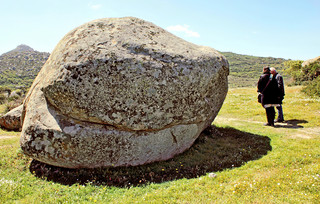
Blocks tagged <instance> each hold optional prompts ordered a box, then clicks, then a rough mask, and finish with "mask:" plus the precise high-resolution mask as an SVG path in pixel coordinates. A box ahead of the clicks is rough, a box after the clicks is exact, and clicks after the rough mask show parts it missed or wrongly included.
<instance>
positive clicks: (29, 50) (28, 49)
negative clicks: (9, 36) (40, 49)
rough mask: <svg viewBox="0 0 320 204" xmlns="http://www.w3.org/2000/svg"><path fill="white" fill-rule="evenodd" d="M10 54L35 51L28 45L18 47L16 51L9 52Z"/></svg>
mask: <svg viewBox="0 0 320 204" xmlns="http://www.w3.org/2000/svg"><path fill="white" fill-rule="evenodd" d="M10 52H34V49H32V48H31V47H29V46H28V45H23V44H22V45H19V46H18V47H16V48H15V49H13V50H11V51H9V53H10Z"/></svg>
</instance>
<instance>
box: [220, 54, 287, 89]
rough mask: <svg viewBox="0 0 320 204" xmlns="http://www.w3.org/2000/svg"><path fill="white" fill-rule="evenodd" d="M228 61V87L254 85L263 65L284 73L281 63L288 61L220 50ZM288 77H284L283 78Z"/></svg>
mask: <svg viewBox="0 0 320 204" xmlns="http://www.w3.org/2000/svg"><path fill="white" fill-rule="evenodd" d="M221 54H223V55H224V56H225V57H226V58H227V59H228V61H229V65H230V75H229V86H230V87H252V86H256V83H257V81H258V79H259V76H260V75H261V73H262V68H263V67H264V66H267V65H268V66H270V67H275V68H276V69H277V71H278V72H279V73H281V75H284V73H283V70H284V68H285V67H284V65H283V63H284V62H286V61H288V60H285V59H283V58H273V57H256V56H250V55H240V54H235V53H232V52H221ZM286 79H288V77H285V80H286Z"/></svg>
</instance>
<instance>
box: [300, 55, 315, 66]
mask: <svg viewBox="0 0 320 204" xmlns="http://www.w3.org/2000/svg"><path fill="white" fill-rule="evenodd" d="M316 62H318V63H320V56H319V57H316V58H313V59H309V60H306V61H304V62H303V63H302V65H301V66H302V67H305V66H309V65H310V64H313V63H316Z"/></svg>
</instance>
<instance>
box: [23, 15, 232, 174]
mask: <svg viewBox="0 0 320 204" xmlns="http://www.w3.org/2000/svg"><path fill="white" fill-rule="evenodd" d="M228 68H229V66H228V62H227V60H226V59H225V57H223V56H222V55H221V54H219V53H218V52H217V51H216V50H214V49H212V48H209V47H203V46H198V45H194V44H192V43H189V42H186V41H184V40H182V39H180V38H178V37H176V36H174V35H172V34H171V33H169V32H167V31H165V30H164V29H162V28H160V27H157V26H156V25H154V24H152V23H150V22H146V21H143V20H141V19H137V18H132V17H127V18H119V19H115V18H110V19H99V20H95V21H92V22H89V23H86V24H84V25H82V26H80V27H78V28H76V29H74V30H72V31H71V32H69V33H68V34H67V35H66V36H65V37H64V38H63V39H62V40H61V41H60V42H59V44H58V45H57V46H56V48H55V49H54V51H53V52H52V54H51V56H50V57H49V59H48V61H47V62H46V64H45V65H44V66H43V68H42V69H41V71H40V73H39V74H38V76H37V78H36V79H35V81H34V83H33V85H32V87H31V88H30V91H29V93H28V94H27V96H26V99H25V102H24V108H23V129H22V135H21V141H20V143H21V148H22V149H23V151H24V152H25V153H26V154H27V155H30V156H31V157H33V158H35V159H37V160H39V161H42V162H44V163H48V164H51V165H56V166H61V167H67V168H81V167H86V168H93V167H101V166H130V165H140V164H145V163H149V162H153V161H161V160H166V159H169V158H172V157H173V156H174V155H176V154H179V153H181V152H183V151H184V150H186V149H187V148H189V147H190V146H191V145H192V144H193V142H194V141H195V139H196V138H197V137H198V136H199V134H200V133H201V131H202V130H203V129H205V128H206V127H207V126H209V125H210V124H211V123H212V121H213V120H214V118H215V116H216V115H217V113H218V111H219V110H220V108H221V106H222V103H223V101H224V99H225V96H226V93H227V89H228V86H227V75H228V73H229V69H228Z"/></svg>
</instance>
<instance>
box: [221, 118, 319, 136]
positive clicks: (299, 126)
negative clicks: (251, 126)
mask: <svg viewBox="0 0 320 204" xmlns="http://www.w3.org/2000/svg"><path fill="white" fill-rule="evenodd" d="M215 121H217V122H220V121H223V122H224V123H225V122H228V121H230V122H233V123H239V124H240V123H244V122H245V123H255V124H261V125H263V123H264V122H259V121H254V120H244V119H239V118H229V117H221V116H218V117H217V118H216V119H215ZM275 127H276V128H275V130H276V131H283V130H291V131H283V132H285V133H288V135H287V137H288V138H303V139H312V138H316V137H320V127H303V121H302V122H299V121H297V120H289V121H287V122H284V123H276V124H275Z"/></svg>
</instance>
